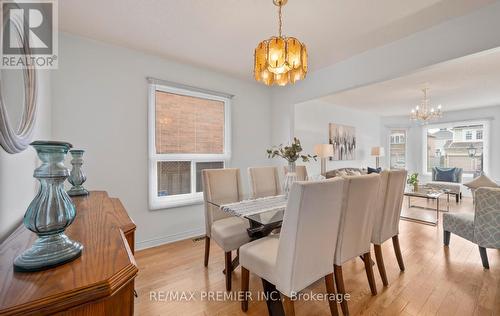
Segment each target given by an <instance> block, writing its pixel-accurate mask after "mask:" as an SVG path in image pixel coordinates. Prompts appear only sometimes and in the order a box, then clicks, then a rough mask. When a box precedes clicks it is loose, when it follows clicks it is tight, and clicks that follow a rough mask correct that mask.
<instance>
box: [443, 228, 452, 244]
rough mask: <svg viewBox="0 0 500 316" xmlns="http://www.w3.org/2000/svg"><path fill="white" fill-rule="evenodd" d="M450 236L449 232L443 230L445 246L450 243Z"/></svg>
mask: <svg viewBox="0 0 500 316" xmlns="http://www.w3.org/2000/svg"><path fill="white" fill-rule="evenodd" d="M450 236H451V232H447V231H446V230H444V231H443V243H444V245H445V246H449V245H450Z"/></svg>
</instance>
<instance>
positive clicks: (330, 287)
mask: <svg viewBox="0 0 500 316" xmlns="http://www.w3.org/2000/svg"><path fill="white" fill-rule="evenodd" d="M325 285H326V293H327V294H328V304H329V305H330V314H332V316H338V315H339V311H338V309H337V301H336V299H335V289H334V284H333V273H330V274H329V275H327V276H325Z"/></svg>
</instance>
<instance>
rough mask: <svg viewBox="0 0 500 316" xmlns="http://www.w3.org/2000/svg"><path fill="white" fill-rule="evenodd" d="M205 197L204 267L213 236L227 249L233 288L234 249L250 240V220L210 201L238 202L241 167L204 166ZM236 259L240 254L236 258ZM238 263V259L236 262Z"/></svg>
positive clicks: (227, 269)
mask: <svg viewBox="0 0 500 316" xmlns="http://www.w3.org/2000/svg"><path fill="white" fill-rule="evenodd" d="M202 182H203V197H204V200H205V225H206V236H205V261H204V264H205V267H206V266H208V257H209V254H210V240H211V239H213V240H215V242H216V243H217V244H218V245H219V246H220V247H221V248H222V249H223V250H224V253H225V270H224V271H225V274H226V290H228V291H230V290H231V272H232V271H233V270H234V268H235V266H234V265H233V262H232V260H231V251H233V250H238V249H239V248H240V246H241V245H244V244H246V243H247V242H249V241H250V237H249V236H248V233H247V228H248V227H249V223H248V221H247V220H244V219H242V218H239V217H236V216H232V215H229V214H226V213H224V212H222V211H221V210H220V209H219V208H218V207H216V206H214V205H212V204H210V203H209V201H214V202H218V203H232V202H238V201H241V199H242V192H241V179H240V170H239V169H230V168H227V169H204V170H202ZM235 260H237V258H236V259H235ZM235 262H236V261H235ZM235 264H236V263H235Z"/></svg>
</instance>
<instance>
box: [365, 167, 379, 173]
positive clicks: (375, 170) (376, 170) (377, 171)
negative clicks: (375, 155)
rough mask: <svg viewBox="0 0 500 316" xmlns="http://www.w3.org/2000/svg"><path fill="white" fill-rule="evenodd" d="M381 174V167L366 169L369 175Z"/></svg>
mask: <svg viewBox="0 0 500 316" xmlns="http://www.w3.org/2000/svg"><path fill="white" fill-rule="evenodd" d="M381 172H382V167H378V168H371V167H368V174H370V173H381Z"/></svg>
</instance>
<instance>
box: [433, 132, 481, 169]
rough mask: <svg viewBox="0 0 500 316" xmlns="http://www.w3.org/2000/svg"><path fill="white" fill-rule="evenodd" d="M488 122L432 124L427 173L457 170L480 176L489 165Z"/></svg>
mask: <svg viewBox="0 0 500 316" xmlns="http://www.w3.org/2000/svg"><path fill="white" fill-rule="evenodd" d="M488 126H489V125H488V122H454V123H447V124H435V125H429V126H427V127H426V128H425V129H424V130H425V131H424V133H425V136H426V137H425V143H426V146H425V147H424V148H426V149H427V150H426V153H425V157H424V158H425V166H426V168H425V171H426V172H427V173H430V172H432V168H434V167H445V168H451V167H457V168H462V169H463V174H464V175H469V176H476V175H478V174H480V173H481V172H484V171H485V167H486V166H487V165H488V164H487V161H488V159H489V155H488Z"/></svg>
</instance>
